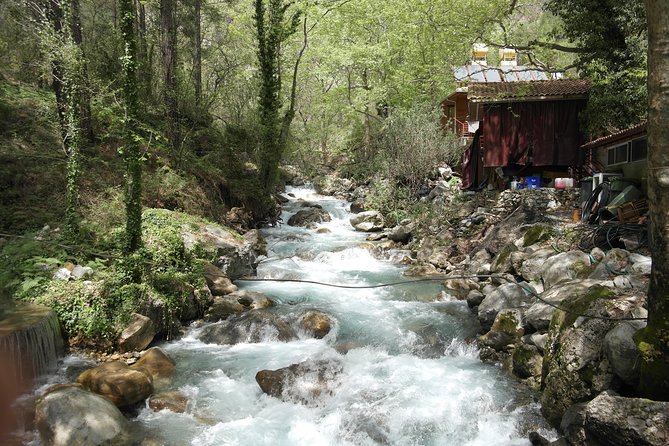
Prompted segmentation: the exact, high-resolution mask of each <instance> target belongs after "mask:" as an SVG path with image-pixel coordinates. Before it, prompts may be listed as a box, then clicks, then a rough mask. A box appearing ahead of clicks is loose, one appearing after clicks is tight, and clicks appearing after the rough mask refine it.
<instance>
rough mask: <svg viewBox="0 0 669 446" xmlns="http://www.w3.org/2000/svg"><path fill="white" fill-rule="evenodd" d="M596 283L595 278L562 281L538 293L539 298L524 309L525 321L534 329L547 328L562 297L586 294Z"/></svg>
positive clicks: (572, 297) (542, 329)
mask: <svg viewBox="0 0 669 446" xmlns="http://www.w3.org/2000/svg"><path fill="white" fill-rule="evenodd" d="M598 284H599V282H597V281H595V280H573V281H569V282H562V283H560V284H558V285H556V286H554V287H553V288H551V289H549V290H546V291H544V292H543V293H541V295H540V297H541V300H538V301H537V302H535V303H533V304H532V306H530V307H529V308H528V309H527V310H526V311H525V321H526V322H527V323H528V324H529V325H530V326H531V327H533V328H534V329H535V330H539V331H544V330H547V329H548V325H549V324H550V322H551V318H552V317H553V312H555V310H556V308H555V306H559V304H560V302H562V301H563V300H564V299H567V298H571V299H574V298H578V297H579V296H583V295H585V294H587V293H588V292H589V290H590V287H592V286H594V285H598ZM551 304H552V305H551ZM553 305H555V306H553Z"/></svg>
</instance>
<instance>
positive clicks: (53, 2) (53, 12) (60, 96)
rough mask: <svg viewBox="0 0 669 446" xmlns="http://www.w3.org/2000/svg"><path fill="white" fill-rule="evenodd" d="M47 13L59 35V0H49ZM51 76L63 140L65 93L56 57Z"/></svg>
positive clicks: (60, 69)
mask: <svg viewBox="0 0 669 446" xmlns="http://www.w3.org/2000/svg"><path fill="white" fill-rule="evenodd" d="M48 14H49V20H50V21H51V25H52V26H53V30H54V32H55V34H56V35H61V34H62V32H63V9H62V8H61V5H60V1H59V0H50V1H49V12H48ZM51 78H52V83H51V87H52V88H53V92H54V93H55V95H56V109H57V111H58V120H59V122H60V132H61V137H62V138H63V141H65V140H66V139H67V123H66V118H65V108H66V104H65V93H64V91H63V62H62V61H61V60H60V59H58V58H54V59H53V60H52V61H51Z"/></svg>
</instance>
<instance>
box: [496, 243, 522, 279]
mask: <svg viewBox="0 0 669 446" xmlns="http://www.w3.org/2000/svg"><path fill="white" fill-rule="evenodd" d="M517 250H518V248H517V247H516V245H514V244H513V243H509V244H508V245H506V246H505V247H504V248H502V250H501V251H500V252H499V254H497V257H495V260H494V261H493V262H492V265H491V266H490V271H491V272H492V273H495V274H503V273H512V272H514V271H513V263H512V262H511V254H512V253H514V252H516V251H517Z"/></svg>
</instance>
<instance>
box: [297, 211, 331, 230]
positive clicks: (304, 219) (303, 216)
mask: <svg viewBox="0 0 669 446" xmlns="http://www.w3.org/2000/svg"><path fill="white" fill-rule="evenodd" d="M330 220H332V217H330V214H328V212H327V211H326V210H324V209H322V208H316V207H311V208H308V209H302V210H300V211H297V212H296V213H295V214H294V215H292V216H291V217H290V218H289V219H288V226H300V227H311V226H313V225H315V224H317V223H323V222H327V221H330Z"/></svg>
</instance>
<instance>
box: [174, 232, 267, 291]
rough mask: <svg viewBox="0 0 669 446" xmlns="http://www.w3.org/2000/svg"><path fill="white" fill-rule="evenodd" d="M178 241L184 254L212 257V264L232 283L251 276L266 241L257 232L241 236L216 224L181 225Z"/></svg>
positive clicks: (263, 251)
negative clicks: (185, 252) (190, 252)
mask: <svg viewBox="0 0 669 446" xmlns="http://www.w3.org/2000/svg"><path fill="white" fill-rule="evenodd" d="M193 226H194V227H193ZM181 238H182V240H183V244H184V247H185V249H186V250H187V251H196V250H197V251H199V252H205V253H207V254H209V255H211V256H212V257H213V258H214V259H215V261H214V262H213V263H214V265H215V266H217V267H218V268H219V269H221V270H222V272H223V274H225V276H226V277H228V278H229V279H231V280H235V279H238V278H240V277H243V276H250V275H254V274H255V272H256V266H257V265H258V257H259V256H260V255H261V254H265V253H266V251H265V241H264V239H263V238H262V236H261V235H260V233H259V232H258V231H256V230H251V231H249V232H247V233H246V234H244V236H240V235H239V234H237V233H236V232H234V231H232V230H230V229H228V228H225V227H223V226H219V225H215V224H201V225H183V227H182V232H181Z"/></svg>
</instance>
